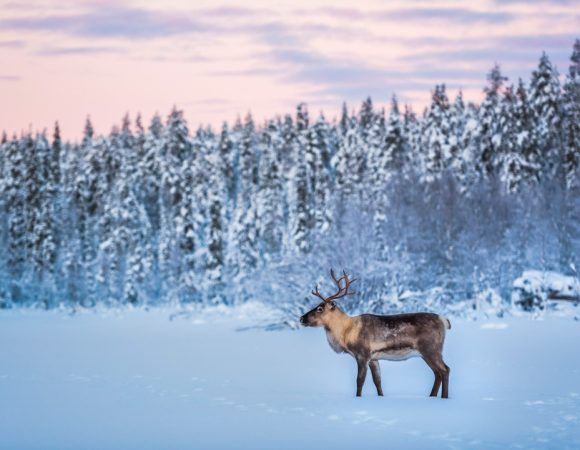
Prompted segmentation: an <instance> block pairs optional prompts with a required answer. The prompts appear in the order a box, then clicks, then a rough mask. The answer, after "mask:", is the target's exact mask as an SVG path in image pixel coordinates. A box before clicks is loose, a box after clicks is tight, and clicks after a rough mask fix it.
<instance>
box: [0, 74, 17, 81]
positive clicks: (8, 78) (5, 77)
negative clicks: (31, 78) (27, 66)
mask: <svg viewBox="0 0 580 450" xmlns="http://www.w3.org/2000/svg"><path fill="white" fill-rule="evenodd" d="M20 80H21V78H20V77H19V76H16V75H0V81H20Z"/></svg>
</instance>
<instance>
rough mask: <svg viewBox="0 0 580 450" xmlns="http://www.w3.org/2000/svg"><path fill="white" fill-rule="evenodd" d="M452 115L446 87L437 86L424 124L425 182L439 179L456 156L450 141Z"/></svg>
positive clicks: (423, 174) (423, 171) (423, 164)
mask: <svg viewBox="0 0 580 450" xmlns="http://www.w3.org/2000/svg"><path fill="white" fill-rule="evenodd" d="M450 116H451V114H450V107H449V99H448V98H447V93H446V92H445V85H444V84H443V85H437V86H435V90H434V91H433V95H432V100H431V105H430V107H429V109H428V110H427V115H426V117H425V120H424V122H423V131H422V139H423V143H422V145H421V147H422V150H423V152H424V153H423V155H422V156H423V158H422V160H423V163H422V166H423V167H422V169H423V170H422V176H423V181H425V182H427V183H428V182H431V181H434V180H436V179H438V178H439V176H440V175H441V173H442V172H443V171H444V170H445V169H446V168H447V167H449V165H450V164H451V162H452V160H453V157H454V155H453V154H452V152H451V151H452V147H451V144H450V140H451V139H452V130H451V117H450Z"/></svg>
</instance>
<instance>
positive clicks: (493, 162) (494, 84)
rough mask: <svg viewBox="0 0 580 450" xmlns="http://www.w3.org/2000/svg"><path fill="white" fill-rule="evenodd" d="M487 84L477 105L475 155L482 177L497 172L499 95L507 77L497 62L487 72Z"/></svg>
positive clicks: (499, 130)
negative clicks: (482, 98) (481, 99)
mask: <svg viewBox="0 0 580 450" xmlns="http://www.w3.org/2000/svg"><path fill="white" fill-rule="evenodd" d="M487 81H488V83H489V84H488V86H486V87H485V89H484V92H485V98H484V100H483V102H482V103H481V106H480V107H479V117H478V127H477V131H476V134H477V139H476V141H477V144H478V147H479V148H478V149H477V151H478V155H477V156H476V160H475V162H476V164H477V170H478V172H479V173H480V175H481V176H482V177H483V178H488V177H490V176H492V175H494V174H496V173H497V156H498V153H499V147H500V146H501V142H502V135H501V128H500V116H501V95H502V92H503V87H504V84H505V82H506V81H507V77H505V76H503V74H502V73H501V69H500V67H499V65H498V64H496V65H494V66H493V68H492V69H491V71H490V72H489V73H488V74H487Z"/></svg>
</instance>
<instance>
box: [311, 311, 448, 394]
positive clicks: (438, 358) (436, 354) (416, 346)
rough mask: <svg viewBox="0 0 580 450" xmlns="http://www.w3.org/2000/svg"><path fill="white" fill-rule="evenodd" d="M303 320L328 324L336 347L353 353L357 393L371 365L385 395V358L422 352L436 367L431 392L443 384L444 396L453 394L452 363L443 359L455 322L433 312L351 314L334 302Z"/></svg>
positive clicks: (432, 366) (433, 392)
mask: <svg viewBox="0 0 580 450" xmlns="http://www.w3.org/2000/svg"><path fill="white" fill-rule="evenodd" d="M300 322H301V323H302V324H303V325H305V326H314V327H324V329H325V330H326V336H327V339H328V342H329V344H330V346H331V347H332V349H333V350H334V351H336V352H338V353H342V352H344V353H349V354H350V355H352V356H353V357H354V358H355V360H356V361H357V364H358V374H357V394H356V395H357V396H360V395H361V393H362V387H363V384H364V381H365V377H366V372H367V367H370V369H371V373H372V376H373V382H374V384H375V386H376V388H377V393H378V395H382V387H381V377H380V367H379V363H378V361H379V360H381V359H389V360H403V359H407V358H409V357H411V356H421V357H422V358H423V360H424V361H425V362H426V363H427V365H428V366H429V367H430V368H431V370H433V374H434V376H435V381H434V383H433V388H432V389H431V394H430V395H431V396H433V397H434V396H437V394H438V392H439V387H440V385H441V384H442V385H443V390H442V395H441V397H442V398H447V397H448V395H449V392H448V384H449V372H450V369H449V367H448V366H447V365H446V364H445V363H444V362H443V358H442V355H441V354H442V351H443V343H444V341H445V331H446V329H450V328H451V323H450V322H449V320H448V319H447V318H445V317H442V316H439V315H437V314H432V313H414V314H397V315H390V316H378V315H374V314H362V315H360V316H354V317H351V316H349V315H348V314H345V313H344V312H343V311H342V310H341V309H340V308H339V307H338V306H336V304H335V303H334V302H326V301H325V302H322V303H321V304H319V305H318V306H317V307H316V308H314V309H313V310H312V311H309V312H308V313H306V314H304V315H303V316H302V317H301V318H300Z"/></svg>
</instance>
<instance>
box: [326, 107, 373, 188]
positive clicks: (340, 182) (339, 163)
mask: <svg viewBox="0 0 580 450" xmlns="http://www.w3.org/2000/svg"><path fill="white" fill-rule="evenodd" d="M364 157H365V153H364V149H363V143H362V139H361V135H360V128H359V126H358V122H357V120H356V118H354V117H353V118H351V119H350V120H349V125H348V128H347V130H346V133H345V135H344V136H343V137H342V139H341V140H340V143H339V147H338V151H337V153H336V154H335V155H334V157H333V161H332V163H333V166H334V170H335V174H336V181H335V186H336V188H337V190H338V191H339V193H340V195H342V196H344V197H351V196H353V195H355V194H361V193H362V192H361V191H360V190H359V187H360V186H361V182H362V180H363V175H364V171H365V158H364Z"/></svg>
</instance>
